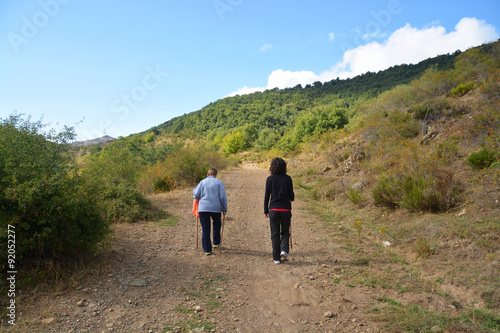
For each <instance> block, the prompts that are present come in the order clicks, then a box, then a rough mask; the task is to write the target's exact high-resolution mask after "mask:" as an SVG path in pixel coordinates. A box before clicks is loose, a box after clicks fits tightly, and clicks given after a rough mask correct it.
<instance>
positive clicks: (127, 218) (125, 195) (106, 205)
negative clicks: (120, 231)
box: [99, 182, 156, 222]
mask: <svg viewBox="0 0 500 333" xmlns="http://www.w3.org/2000/svg"><path fill="white" fill-rule="evenodd" d="M101 191H102V194H101V201H100V203H99V206H100V208H101V210H102V212H103V215H104V217H105V218H106V220H107V221H109V222H137V221H139V220H145V219H151V218H153V217H155V215H156V211H155V210H154V209H153V207H152V205H151V202H150V201H149V200H147V199H146V198H145V197H144V196H143V195H142V194H141V193H140V192H139V191H138V190H137V189H136V188H135V187H133V186H132V185H131V184H127V183H125V182H122V183H119V184H116V185H113V186H106V187H104V188H102V189H101Z"/></svg>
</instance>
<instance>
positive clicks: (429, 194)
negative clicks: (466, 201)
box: [372, 143, 458, 212]
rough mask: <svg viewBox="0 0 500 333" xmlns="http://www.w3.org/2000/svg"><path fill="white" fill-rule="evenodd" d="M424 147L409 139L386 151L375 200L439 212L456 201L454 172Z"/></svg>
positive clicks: (381, 202) (393, 205) (375, 191)
mask: <svg viewBox="0 0 500 333" xmlns="http://www.w3.org/2000/svg"><path fill="white" fill-rule="evenodd" d="M442 163H443V161H437V160H436V159H435V158H433V156H432V155H431V154H429V155H425V154H424V151H423V148H421V147H419V146H417V145H414V144H410V143H407V144H406V145H402V146H400V147H399V149H398V150H396V151H394V152H392V153H391V154H387V156H386V161H385V164H384V165H382V166H381V168H383V169H384V171H382V175H381V177H380V179H379V181H378V182H377V184H376V185H375V187H374V188H373V190H372V194H373V198H374V200H375V203H376V204H378V205H383V206H387V207H391V208H395V207H403V208H407V209H409V210H411V211H431V212H439V211H443V210H446V209H448V208H449V207H451V206H453V205H454V204H455V203H456V200H457V198H456V196H457V195H458V190H457V188H458V187H457V186H456V183H455V182H454V181H453V172H451V171H450V170H448V169H447V168H445V167H444V165H443V164H442Z"/></svg>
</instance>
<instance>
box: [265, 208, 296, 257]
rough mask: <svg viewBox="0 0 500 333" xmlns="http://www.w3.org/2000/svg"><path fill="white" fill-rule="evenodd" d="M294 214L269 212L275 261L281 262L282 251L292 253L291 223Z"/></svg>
mask: <svg viewBox="0 0 500 333" xmlns="http://www.w3.org/2000/svg"><path fill="white" fill-rule="evenodd" d="M291 219H292V212H291V211H289V212H276V211H274V210H270V211H269V224H270V225H271V243H272V244H273V259H274V260H280V254H281V251H285V252H286V253H288V252H289V251H290V221H291Z"/></svg>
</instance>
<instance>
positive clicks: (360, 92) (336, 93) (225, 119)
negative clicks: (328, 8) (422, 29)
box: [152, 51, 460, 135]
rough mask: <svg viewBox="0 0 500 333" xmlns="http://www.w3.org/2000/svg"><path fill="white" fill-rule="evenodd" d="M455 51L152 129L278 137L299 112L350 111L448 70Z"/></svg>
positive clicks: (223, 102) (223, 103) (240, 99)
mask: <svg viewBox="0 0 500 333" xmlns="http://www.w3.org/2000/svg"><path fill="white" fill-rule="evenodd" d="M459 53H460V52H458V51H457V52H456V53H454V54H448V55H441V56H438V57H435V58H430V59H427V60H424V61H422V62H420V63H418V64H416V65H407V64H403V65H398V66H394V67H391V68H389V69H387V70H384V71H380V72H378V73H372V72H368V73H365V74H363V75H359V76H356V77H354V78H351V79H346V80H339V79H338V78H337V79H336V80H332V81H330V82H325V83H321V82H315V83H314V84H313V85H307V86H306V87H304V88H303V87H302V86H301V85H297V86H296V87H294V88H287V89H278V88H275V89H271V90H266V91H264V92H262V93H260V92H257V93H253V94H248V95H242V96H235V97H227V98H223V99H220V100H218V101H216V102H213V103H210V104H209V105H207V106H205V107H203V108H202V109H201V110H198V111H195V112H192V113H189V114H185V115H183V116H180V117H176V118H173V119H171V120H169V121H167V122H165V123H163V124H161V125H159V126H157V127H155V128H153V129H152V130H153V131H162V132H165V133H167V134H170V133H181V132H184V133H185V134H195V133H196V134H202V135H203V134H207V133H210V132H216V131H217V132H221V133H224V134H227V133H228V132H230V131H231V130H232V129H235V128H238V127H241V126H245V125H247V124H253V125H256V126H257V127H258V128H259V129H262V128H269V129H273V130H276V131H277V132H278V133H279V134H281V135H283V133H284V131H285V128H286V127H287V126H289V125H291V124H292V123H293V122H294V120H295V119H296V118H297V116H298V115H299V114H300V113H301V111H303V110H306V109H310V108H312V107H315V106H325V105H328V106H331V107H335V108H341V109H344V110H349V109H351V108H352V107H354V106H356V105H359V104H361V103H363V102H365V101H367V100H368V99H371V98H373V97H376V96H377V95H379V94H380V93H381V92H384V91H387V90H389V89H392V88H393V87H395V86H397V85H401V84H407V83H409V82H411V81H412V80H413V79H415V78H417V77H418V76H420V75H422V74H423V73H424V72H425V71H426V70H427V69H428V68H429V67H433V66H434V67H436V68H437V69H438V70H446V69H449V68H451V67H452V66H453V62H454V59H455V58H456V56H457V55H458V54H459Z"/></svg>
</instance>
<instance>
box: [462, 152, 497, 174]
mask: <svg viewBox="0 0 500 333" xmlns="http://www.w3.org/2000/svg"><path fill="white" fill-rule="evenodd" d="M496 160H497V156H496V154H495V153H494V152H492V151H490V150H489V149H487V148H483V149H481V150H480V151H478V152H475V153H471V154H470V155H469V157H467V164H469V165H470V166H471V167H472V168H474V169H485V168H489V167H490V166H491V165H492V164H493V163H494V162H495V161H496Z"/></svg>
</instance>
